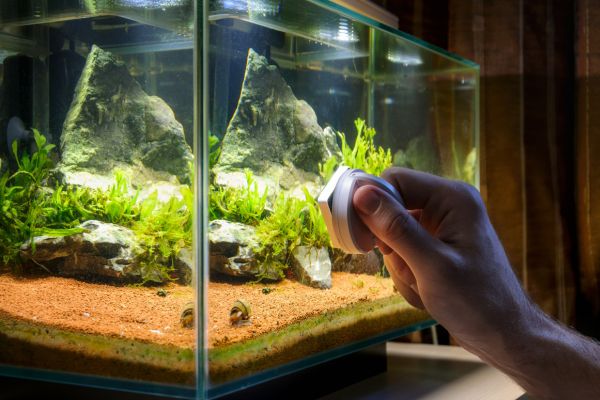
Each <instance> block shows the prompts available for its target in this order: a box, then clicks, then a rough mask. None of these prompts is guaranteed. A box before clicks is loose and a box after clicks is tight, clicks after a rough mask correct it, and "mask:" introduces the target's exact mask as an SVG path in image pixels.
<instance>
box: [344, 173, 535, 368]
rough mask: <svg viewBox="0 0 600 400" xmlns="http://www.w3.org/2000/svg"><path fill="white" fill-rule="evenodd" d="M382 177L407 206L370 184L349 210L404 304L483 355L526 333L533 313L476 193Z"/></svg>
mask: <svg viewBox="0 0 600 400" xmlns="http://www.w3.org/2000/svg"><path fill="white" fill-rule="evenodd" d="M382 178H384V179H386V180H387V181H388V182H390V183H391V184H392V185H394V186H395V187H396V189H398V191H399V192H400V194H401V195H402V197H403V199H404V201H405V205H406V208H404V207H403V206H402V205H401V204H399V203H398V202H397V201H395V200H394V199H393V198H392V197H391V196H389V195H387V194H386V193H385V192H383V191H382V190H379V189H378V188H376V187H374V186H363V187H361V188H359V189H358V190H357V191H356V193H355V195H354V198H353V200H354V206H355V209H356V210H357V212H358V215H359V216H360V218H361V219H362V220H363V222H364V223H365V225H366V226H367V227H368V228H369V229H370V230H371V231H372V232H373V234H374V235H375V236H376V237H377V244H378V247H379V248H380V250H381V251H382V253H383V254H384V261H385V265H386V266H387V268H388V271H389V272H390V275H391V277H392V279H393V280H394V284H395V286H396V288H397V289H398V291H399V292H400V293H401V294H402V295H403V296H404V297H405V298H406V300H407V301H408V302H409V303H411V304H412V305H413V306H416V307H420V308H423V307H424V308H426V309H427V311H428V312H429V313H430V314H431V315H432V316H433V317H434V318H435V319H436V320H437V321H438V322H440V323H441V324H442V325H443V326H444V327H446V329H448V331H449V332H450V333H451V334H452V335H453V336H454V337H455V338H456V339H457V341H458V342H459V343H460V344H461V345H463V346H464V347H465V348H467V349H469V350H471V351H473V352H475V353H476V354H478V355H480V356H482V357H485V353H486V349H487V348H488V347H489V346H490V345H502V343H503V342H504V341H509V340H510V337H511V336H512V335H518V334H519V332H520V331H521V330H522V329H526V328H527V326H528V325H529V324H530V323H531V318H532V317H534V316H535V315H536V313H537V308H536V307H535V306H533V304H532V303H531V301H530V300H529V298H528V297H527V296H526V295H525V293H524V292H523V290H522V288H521V285H520V283H519V281H518V280H517V278H516V276H515V274H514V273H513V271H512V269H511V266H510V264H509V262H508V259H507V257H506V254H505V252H504V249H503V247H502V245H501V243H500V241H499V239H498V237H497V235H496V233H495V231H494V229H493V227H492V225H491V223H490V220H489V218H488V215H487V213H486V209H485V206H484V204H483V201H482V199H481V196H480V195H479V192H478V191H477V190H476V189H475V188H473V187H472V186H470V185H467V184H465V183H462V182H457V181H450V180H447V179H443V178H439V177H436V176H434V175H430V174H426V173H422V172H417V171H413V170H409V169H403V168H391V169H388V170H387V171H385V172H384V173H383V175H382Z"/></svg>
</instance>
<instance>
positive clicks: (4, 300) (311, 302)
mask: <svg viewBox="0 0 600 400" xmlns="http://www.w3.org/2000/svg"><path fill="white" fill-rule="evenodd" d="M332 282H333V285H332V289H328V290H320V289H314V288H310V287H307V286H305V285H302V284H300V283H298V282H296V281H292V280H284V281H282V282H279V283H274V284H258V283H232V282H210V283H209V284H208V291H207V295H206V298H207V302H208V316H207V317H206V322H207V329H206V331H207V333H208V346H209V350H210V349H213V348H214V349H215V350H216V349H219V352H215V357H214V361H211V362H213V363H214V367H215V368H214V370H215V373H216V372H217V370H220V369H221V368H222V369H223V373H224V375H221V373H219V374H220V375H221V376H222V378H227V379H228V378H233V376H232V375H230V373H231V371H229V369H230V367H233V365H231V362H232V361H234V360H236V359H239V357H238V356H235V355H234V357H233V358H231V356H230V355H227V354H226V353H227V352H228V351H229V350H228V349H229V348H230V346H232V345H234V344H236V346H235V347H237V346H238V345H237V344H239V345H241V346H244V342H245V341H247V340H249V339H256V338H260V337H262V335H264V334H268V333H272V332H277V331H279V330H280V329H283V328H284V327H286V326H295V325H296V323H299V322H302V321H305V320H307V319H308V320H310V319H311V317H316V316H319V315H322V314H323V313H325V312H335V311H336V310H339V309H342V308H344V307H347V306H349V305H352V304H356V305H359V304H369V303H370V302H372V301H378V300H382V301H385V300H384V299H385V298H390V296H395V295H394V290H393V284H392V282H391V280H390V279H386V278H381V277H377V276H371V275H359V274H351V273H343V272H334V273H333V274H332ZM162 289H163V290H165V291H166V296H164V297H162V296H159V295H158V294H157V292H158V290H159V288H148V287H135V286H113V285H108V284H100V283H87V282H81V281H78V280H74V279H67V278H59V277H47V276H45V277H15V276H14V275H12V274H1V275H0V330H1V328H3V327H4V329H9V330H11V329H12V330H17V329H21V328H23V327H24V328H23V329H24V330H23V331H24V332H32V330H31V329H30V328H31V327H34V328H35V329H34V330H37V331H40V327H41V330H42V331H43V330H44V327H47V328H49V329H50V334H48V329H46V335H49V336H48V337H52V338H53V340H54V343H53V344H54V346H55V348H56V349H61V348H62V350H63V351H66V352H67V353H68V352H72V351H73V348H76V349H79V350H77V352H78V353H81V354H85V352H86V351H87V350H86V345H85V344H83V343H80V344H77V340H78V339H73V338H74V337H75V338H77V337H78V338H85V336H81V335H82V334H83V335H87V334H90V337H92V336H93V337H96V338H103V337H106V338H114V339H110V340H106V339H102V340H100V341H98V340H95V341H90V342H89V344H88V345H87V346H88V347H95V349H94V350H95V351H96V353H94V354H100V358H102V357H105V358H106V359H107V360H109V359H113V360H114V358H115V357H116V358H117V359H118V358H120V357H122V356H123V355H124V353H123V349H134V348H135V351H134V350H130V353H131V354H130V357H131V360H134V361H133V364H134V365H137V368H133V369H132V368H131V367H128V366H127V365H128V364H127V363H124V364H123V368H120V369H118V370H114V371H111V373H107V372H106V371H104V370H103V369H104V368H105V367H103V366H102V365H101V363H99V366H98V367H97V369H98V370H96V369H95V368H96V367H94V368H92V367H91V366H90V365H91V364H90V363H93V360H95V358H98V356H97V355H96V356H93V355H88V357H87V358H82V359H81V360H79V361H78V365H79V366H80V367H81V368H79V367H78V366H75V365H72V366H71V367H65V368H66V369H74V370H75V371H78V372H85V373H100V374H109V375H113V376H125V377H129V378H132V377H133V378H139V377H137V376H136V374H137V373H138V372H134V371H144V368H142V367H143V365H146V364H152V365H153V366H154V367H156V368H155V369H156V371H154V372H152V371H149V372H148V376H146V377H144V379H152V380H159V381H172V382H180V383H189V382H191V381H193V365H194V364H193V359H192V360H190V355H189V351H190V350H192V349H194V348H195V343H196V337H195V332H194V330H192V329H184V328H182V327H180V326H179V318H180V314H181V310H182V309H183V307H184V306H185V304H186V303H188V302H190V301H192V300H193V298H194V290H193V288H191V287H186V286H180V285H177V284H169V285H167V286H165V287H163V288H162ZM265 292H268V293H266V294H265ZM237 299H243V300H244V301H246V302H247V303H248V304H250V306H251V319H250V320H251V324H249V325H247V326H232V325H231V324H230V322H229V310H230V308H231V306H232V305H233V303H234V301H235V300H237ZM405 307H406V306H402V310H404V309H405ZM396 311H401V310H400V309H398V310H396ZM396 311H395V312H396ZM415 311H416V310H415ZM386 312H389V311H386ZM402 312H404V311H402ZM409 314H410V313H409ZM403 315H404V314H401V316H403ZM344 318H345V322H344V324H345V325H339V324H338V325H339V326H338V327H337V328H336V329H337V330H338V331H337V333H336V338H337V339H341V340H342V342H343V340H344V339H343V338H342V337H343V336H344V334H343V332H344V331H347V330H352V329H353V328H352V324H353V323H352V320H353V317H350V318H348V317H347V316H346V317H344ZM409 318H412V319H410V320H409V319H407V320H406V321H405V322H406V323H412V322H414V320H415V318H416V319H417V320H418V319H419V318H420V319H421V320H422V319H423V318H424V316H423V315H421V314H419V315H413V316H410V315H409ZM2 319H4V320H5V321H9V320H10V323H9V324H6V323H5V324H2ZM15 321H16V322H15ZM348 321H350V322H348ZM398 322H400V321H398ZM10 324H13V325H10ZM348 324H350V325H349V327H348ZM371 325H372V323H369V324H367V325H364V323H363V327H359V326H358V325H357V326H356V330H357V331H359V330H362V331H364V332H363V333H365V334H368V335H371V334H373V333H376V332H377V329H378V328H377V326H375V327H373V326H371ZM11 326H12V328H11ZM332 327H333V325H332ZM381 328H384V326H381ZM340 329H342V331H340ZM365 329H367V330H371V331H368V332H367V331H365ZM373 329H374V331H373ZM388 329H389V327H388ZM319 330H321V331H323V332H322V333H323V334H327V332H326V331H327V328H325V327H321V328H320V329H318V330H316V331H319ZM37 331H36V332H37ZM64 332H66V333H67V335H64V334H63V333H64ZM68 332H73V333H74V334H75V335H76V336H73V337H71V336H69V334H68ZM340 332H342V335H340ZM2 333H3V332H0V334H2ZM9 333H10V332H9ZM27 335H31V333H27V334H26V335H25V336H23V337H21V338H15V337H12V338H11V337H10V335H9V338H8V340H9V341H8V342H7V343H12V342H10V341H11V340H12V341H14V340H17V342H19V346H22V347H23V349H25V348H26V347H27V345H26V343H27V341H28V339H27ZM34 335H38V333H34ZM357 335H358V336H356V337H354V338H351V337H347V338H346V339H348V341H352V340H356V338H357V337H361V336H360V334H358V332H357ZM30 337H33V336H30ZM337 339H336V340H337ZM44 340H47V339H46V338H45V336H44V333H43V332H42V333H41V336H39V335H38V336H36V338H35V340H34V341H37V346H41V347H40V348H36V351H38V352H39V351H42V350H44V349H43V348H44V347H45V342H44ZM79 340H80V339H79ZM111 340H112V341H114V343H115V346H114V347H115V349H116V350H115V349H112V350H111V346H112V345H111ZM286 340H289V338H286ZM321 342H322V341H321ZM15 343H16V342H15ZM318 343H319V341H317V342H315V343H314V344H312V345H310V346H309V347H314V348H313V349H312V350H311V349H309V348H307V349H306V350H307V351H309V353H306V354H310V352H311V351H313V352H314V351H319V349H318V346H319V344H318ZM63 344H64V345H65V346H63ZM335 344H341V343H334V342H331V343H330V344H329V345H335ZM157 345H158V347H157ZM281 345H282V346H280V347H282V348H281V349H278V351H283V349H284V347H285V346H283V342H282V343H281ZM290 345H291V346H295V347H298V346H301V347H302V348H304V347H307V345H308V343H306V342H296V343H291V342H290ZM69 346H70V349H67V347H69ZM73 346H76V347H73ZM130 346H131V347H130ZM144 346H146V347H144ZM147 346H150V347H147ZM235 347H232V348H235ZM15 349H16V348H15ZM98 349H100V350H98ZM169 349H172V350H169ZM178 349H181V350H178ZM221 349H223V351H224V353H223V352H221ZM46 350H47V349H46ZM46 350H44V351H46ZM240 350H242V353H244V352H248V351H247V350H248V349H245V348H243V347H241V348H240ZM265 350H266V353H269V350H268V349H265ZM274 350H275V349H274ZM301 350H302V349H301ZM21 351H23V350H21ZM48 351H49V350H48ZM82 351H83V353H82ZM111 351H112V353H111ZM297 351H298V348H296V351H294V352H295V353H297ZM261 352H262V353H265V351H262V350H261ZM171 353H176V355H174V356H172V357H173V359H172V360H167V359H165V360H162V358H164V355H165V354H169V357H171ZM212 353H213V352H212V351H210V352H209V358H210V357H211V356H212ZM284 353H285V352H284ZM300 353H303V351H300ZM40 354H41V353H40ZM81 354H80V355H81ZM145 354H151V355H150V356H145ZM221 354H225V356H222V355H221ZM249 354H250V353H248V355H249ZM47 355H48V357H49V359H52V358H53V357H52V353H51V352H49V353H48V354H47ZM139 355H142V360H139V359H138V357H139ZM238 355H239V354H238ZM1 356H2V351H0V358H1ZM267 356H268V354H260V358H265V357H267ZM94 357H95V358H94ZM144 357H146V358H144ZM153 357H154V358H153ZM277 357H278V359H279V361H278V362H285V361H286V359H287V358H288V357H290V359H293V355H288V356H285V354H283V355H282V354H279V355H278V356H277ZM54 358H56V357H54ZM192 358H193V357H192ZM265 360H268V357H267V358H265ZM273 360H274V359H273ZM273 360H271V361H273ZM238 361H241V359H239V360H238ZM238 361H236V362H238ZM251 361H252V362H251V363H252V364H255V362H254V360H251ZM1 362H2V360H1V359H0V363H1ZM52 362H53V363H56V362H58V363H60V360H58V361H57V360H52ZM21 363H25V364H28V361H27V360H25V361H21ZM219 363H221V364H219ZM217 365H219V367H217ZM36 366H42V367H48V368H57V365H56V364H49V365H47V366H45V364H43V363H42V364H41V365H40V363H39V362H37V363H36ZM254 367H255V368H256V370H261V369H263V368H264V366H260V365H254ZM254 367H253V368H250V369H251V370H254V369H255V368H254ZM90 368H92V369H91V370H90ZM60 369H62V368H60ZM165 371H167V372H165ZM186 371H187V372H186ZM246 372H249V371H246ZM120 374H121V375H120ZM169 374H170V375H169ZM211 375H213V374H212V373H211ZM235 375H237V373H236V374H235ZM242 375H244V374H242ZM156 377H160V378H158V379H157V378H156ZM215 378H216V376H215ZM219 380H220V379H219Z"/></svg>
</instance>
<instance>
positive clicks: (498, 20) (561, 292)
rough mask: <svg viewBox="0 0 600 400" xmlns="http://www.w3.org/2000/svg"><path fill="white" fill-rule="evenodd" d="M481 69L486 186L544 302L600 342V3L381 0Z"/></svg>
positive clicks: (494, 213)
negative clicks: (475, 63) (599, 338)
mask: <svg viewBox="0 0 600 400" xmlns="http://www.w3.org/2000/svg"><path fill="white" fill-rule="evenodd" d="M376 3H378V4H380V5H382V6H384V7H386V8H387V9H388V10H390V11H391V12H393V13H394V14H396V15H397V16H398V18H399V25H400V30H403V31H405V32H408V33H411V34H413V35H415V36H417V37H419V38H421V39H424V40H425V41H428V42H430V43H433V44H435V45H437V46H439V47H442V48H444V49H447V50H450V51H452V52H455V53H457V54H459V55H461V56H464V57H466V58H469V59H471V60H474V61H475V62H477V63H479V65H480V67H481V103H480V116H481V127H480V128H481V144H482V146H481V155H482V164H481V168H482V169H481V178H482V179H481V190H482V193H483V195H484V198H485V199H486V202H487V205H488V209H489V213H490V215H491V219H492V222H493V223H494V226H495V227H496V230H497V231H498V234H499V236H500V238H501V240H502V242H503V244H504V246H505V247H506V250H507V252H508V255H509V258H510V260H511V262H512V265H513V267H514V269H515V271H516V272H517V274H518V276H519V277H520V278H521V280H522V282H523V284H524V286H525V287H526V289H527V290H528V292H529V293H530V295H531V296H532V297H533V299H534V300H535V301H536V302H538V304H540V306H541V307H542V308H543V309H544V310H546V311H547V312H549V313H551V314H552V315H554V316H555V317H557V318H559V319H560V320H561V321H563V322H565V323H567V324H569V325H574V326H575V327H577V328H578V329H579V330H581V331H582V332H584V333H587V334H591V335H595V336H596V337H598V336H599V335H600V287H599V286H600V155H597V153H596V152H600V79H599V75H600V3H598V2H594V1H591V0H576V1H570V0H531V1H527V0H440V1H430V0H403V1H391V0H390V1H386V0H379V1H376Z"/></svg>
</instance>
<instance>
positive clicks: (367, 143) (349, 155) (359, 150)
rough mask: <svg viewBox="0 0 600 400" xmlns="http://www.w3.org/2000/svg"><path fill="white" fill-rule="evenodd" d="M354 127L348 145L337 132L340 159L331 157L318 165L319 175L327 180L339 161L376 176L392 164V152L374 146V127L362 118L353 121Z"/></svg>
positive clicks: (342, 135)
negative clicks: (354, 134)
mask: <svg viewBox="0 0 600 400" xmlns="http://www.w3.org/2000/svg"><path fill="white" fill-rule="evenodd" d="M354 126H355V127H356V140H355V141H354V146H350V145H349V144H348V141H347V139H346V135H345V134H344V133H343V132H338V137H339V139H340V142H341V150H342V159H341V160H338V159H337V158H335V157H331V158H330V159H328V160H327V161H326V162H325V163H324V164H321V165H319V171H320V173H321V176H322V177H323V178H324V179H325V180H328V179H329V178H331V175H333V172H334V171H335V168H336V167H337V166H338V165H339V164H340V163H341V164H344V165H347V166H348V167H350V168H358V169H362V170H363V171H365V172H367V173H369V174H373V175H376V176H379V175H381V173H382V172H383V171H384V170H385V169H386V168H388V167H389V166H391V165H392V152H391V151H390V150H389V149H388V150H386V149H384V148H383V147H381V146H376V145H375V143H374V137H375V135H376V134H377V132H376V131H375V128H371V127H368V126H367V125H366V123H365V121H364V120H362V119H360V118H358V119H356V120H355V121H354Z"/></svg>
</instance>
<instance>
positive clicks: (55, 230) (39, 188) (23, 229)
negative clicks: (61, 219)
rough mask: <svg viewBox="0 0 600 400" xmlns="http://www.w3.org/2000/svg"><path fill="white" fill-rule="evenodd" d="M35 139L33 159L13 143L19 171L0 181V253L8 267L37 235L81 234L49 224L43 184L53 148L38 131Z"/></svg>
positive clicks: (35, 132)
mask: <svg viewBox="0 0 600 400" xmlns="http://www.w3.org/2000/svg"><path fill="white" fill-rule="evenodd" d="M33 137H34V141H35V145H36V148H37V150H36V151H35V152H34V153H33V154H32V155H31V156H30V155H29V154H27V153H25V154H23V155H19V153H18V148H17V147H18V146H17V142H16V141H14V142H13V143H12V146H11V150H12V155H13V157H14V158H15V160H16V163H17V170H16V171H15V172H14V173H13V174H10V173H9V172H6V173H5V174H4V175H3V176H2V178H0V209H1V211H2V213H1V215H0V253H1V254H2V256H1V257H2V258H1V261H2V264H5V265H6V264H8V263H10V262H13V261H15V260H16V259H17V258H18V255H19V249H20V246H21V244H23V243H24V242H26V241H28V240H30V241H31V240H32V239H33V237H35V236H37V235H50V236H64V235H68V234H73V233H77V232H79V231H80V230H78V229H75V228H71V227H70V226H57V227H50V226H47V225H46V223H45V222H46V221H45V219H46V215H45V214H46V211H47V210H46V209H45V208H44V203H45V202H46V199H47V196H48V194H47V193H46V192H45V191H44V190H43V184H44V183H45V181H46V180H47V178H48V176H49V173H50V169H51V168H52V166H53V163H52V159H51V158H50V152H51V151H52V149H53V148H54V145H52V144H48V143H47V141H46V138H45V137H44V136H43V135H41V134H40V133H39V132H38V131H37V130H36V129H34V130H33ZM32 244H33V242H32Z"/></svg>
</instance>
